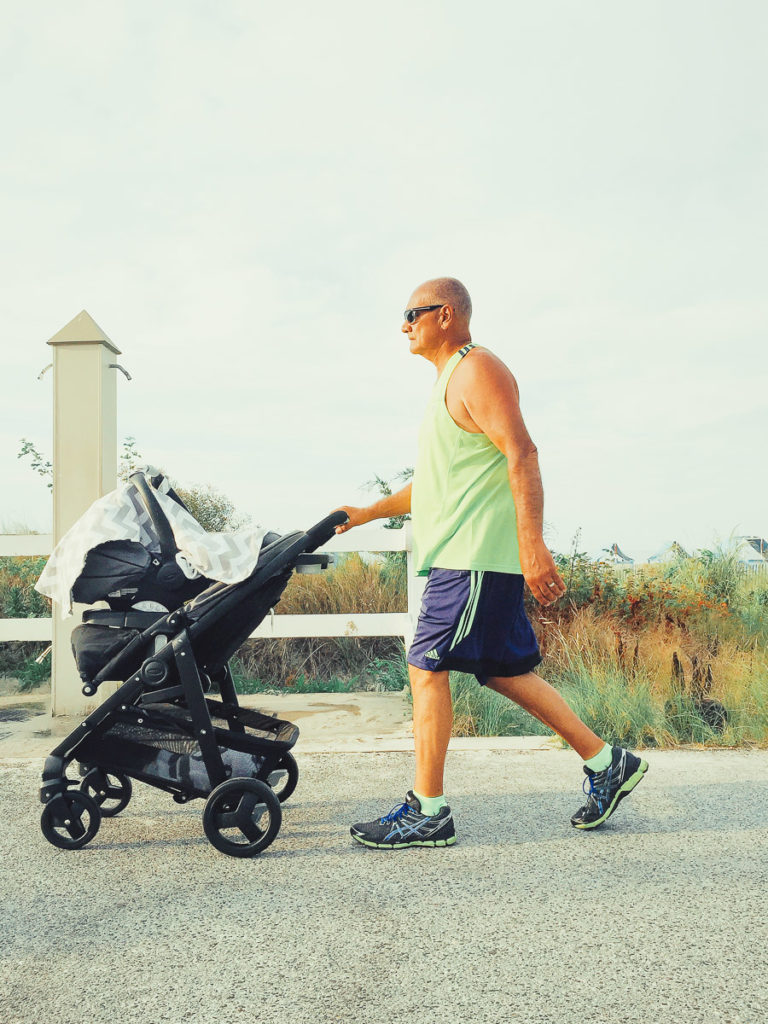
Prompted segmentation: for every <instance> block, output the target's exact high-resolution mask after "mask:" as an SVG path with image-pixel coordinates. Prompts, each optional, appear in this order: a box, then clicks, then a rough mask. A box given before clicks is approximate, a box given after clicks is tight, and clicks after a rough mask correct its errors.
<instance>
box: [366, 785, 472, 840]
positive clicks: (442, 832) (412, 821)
mask: <svg viewBox="0 0 768 1024" xmlns="http://www.w3.org/2000/svg"><path fill="white" fill-rule="evenodd" d="M349 831H350V834H351V836H352V838H353V839H355V840H357V842H358V843H362V845H363V846H372V847H373V848H374V849H376V850H402V849H403V848H404V847H406V846H452V845H453V844H454V843H455V842H456V832H455V830H454V827H453V815H452V814H451V809H450V807H448V806H445V807H441V808H440V810H439V811H438V812H437V814H432V815H429V814H422V813H421V804H420V803H419V800H418V797H416V796H414V795H413V792H412V791H411V790H409V791H408V793H407V794H406V797H405V801H404V802H403V803H401V804H398V805H397V806H396V807H393V808H392V810H391V811H390V812H389V814H385V815H384V817H383V818H377V819H376V820H375V821H367V822H360V823H359V824H357V825H353V826H352V828H350V830H349Z"/></svg>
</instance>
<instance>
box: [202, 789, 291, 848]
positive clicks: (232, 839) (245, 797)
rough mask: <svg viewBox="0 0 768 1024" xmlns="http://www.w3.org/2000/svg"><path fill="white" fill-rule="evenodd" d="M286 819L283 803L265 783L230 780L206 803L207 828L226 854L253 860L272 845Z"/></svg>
mask: <svg viewBox="0 0 768 1024" xmlns="http://www.w3.org/2000/svg"><path fill="white" fill-rule="evenodd" d="M282 819H283V813H282V810H281V808H280V801H279V800H278V799H277V797H276V796H275V794H274V793H273V792H272V790H271V789H270V788H269V786H268V785H267V784H266V783H265V782H259V780H258V779H227V781H226V782H222V783H221V785H220V786H217V787H216V788H215V789H214V790H213V792H212V793H211V795H210V796H209V797H208V799H207V801H206V803H205V810H204V811H203V829H204V830H205V834H206V835H207V836H208V839H209V840H210V841H211V843H212V844H213V845H214V846H215V847H216V849H217V850H220V851H221V852H222V853H227V854H229V856H230V857H253V856H254V854H256V853H261V851H262V850H265V849H266V848H267V847H268V846H269V844H270V843H271V842H272V840H273V839H274V838H275V836H276V835H277V833H278V832H279V831H280V824H281V822H282Z"/></svg>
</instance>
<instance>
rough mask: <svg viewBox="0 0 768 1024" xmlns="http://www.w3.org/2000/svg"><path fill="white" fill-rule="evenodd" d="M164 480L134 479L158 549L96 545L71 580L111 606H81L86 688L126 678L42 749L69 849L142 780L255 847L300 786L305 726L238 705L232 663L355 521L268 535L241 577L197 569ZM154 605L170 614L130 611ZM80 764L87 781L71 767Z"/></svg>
mask: <svg viewBox="0 0 768 1024" xmlns="http://www.w3.org/2000/svg"><path fill="white" fill-rule="evenodd" d="M158 483H159V480H158V479H156V478H147V477H146V476H145V475H144V474H143V473H137V474H134V475H133V476H132V477H131V478H130V484H131V488H132V489H133V488H135V491H132V497H133V500H134V501H135V502H136V501H140V502H141V504H142V506H143V508H144V509H145V510H146V512H147V513H148V515H149V519H150V521H151V525H152V526H153V528H154V531H153V532H154V534H155V535H156V543H155V544H154V545H153V550H147V548H146V547H144V546H142V545H141V544H139V543H137V542H135V541H107V542H105V543H103V544H99V545H97V546H96V547H94V548H93V549H92V550H91V551H89V552H88V555H87V558H86V562H85V566H84V568H83V571H82V573H81V574H80V576H79V577H78V579H77V581H76V584H75V586H74V588H73V590H72V595H73V597H74V599H75V600H76V601H80V602H82V603H86V604H93V603H95V602H96V601H106V602H107V604H108V605H109V609H104V610H101V609H98V610H97V609H92V610H89V611H86V612H85V613H84V615H83V624H82V625H80V626H77V627H76V629H75V630H74V631H73V635H72V646H73V651H74V654H75V658H76V660H77V664H78V669H79V672H80V676H81V678H82V680H83V684H84V685H83V693H84V694H86V695H87V696H93V695H94V694H95V693H96V691H97V690H98V687H99V685H100V684H101V683H103V682H105V681H106V680H119V681H122V685H121V686H120V688H119V689H118V691H117V692H116V693H115V694H114V695H113V696H111V697H109V698H108V699H107V700H105V701H104V703H103V704H101V705H100V707H99V708H98V709H97V710H96V711H94V712H93V713H92V714H91V715H89V716H88V717H87V718H86V719H85V721H83V722H82V723H81V724H80V725H79V726H78V727H77V729H75V730H74V731H73V732H72V733H70V735H69V736H67V738H66V739H65V740H64V741H63V742H62V743H60V744H59V745H58V746H57V747H56V749H55V750H54V751H53V752H52V753H51V754H50V755H49V756H48V758H47V759H46V762H45V767H44V770H43V785H42V787H41V790H40V798H41V801H42V803H43V804H44V805H45V807H44V809H43V814H42V819H41V827H42V831H43V835H44V836H45V837H46V839H48V840H49V842H51V843H53V844H54V845H55V846H58V847H60V848H61V849H65V850H76V849H79V848H80V847H82V846H85V844H86V843H88V842H90V841H91V839H93V837H94V836H95V835H96V833H97V832H98V829H99V825H100V824H101V819H102V818H104V817H112V816H114V815H116V814H119V813H120V811H122V810H123V809H124V808H125V807H126V806H127V804H128V802H129V800H130V799H131V779H136V780H138V781H140V782H145V783H147V784H148V785H150V786H155V787H157V788H158V789H163V790H166V791H167V792H169V793H171V794H172V795H173V798H174V800H175V801H176V802H177V803H186V802H187V801H188V800H191V799H194V798H196V797H202V798H205V800H206V803H205V809H204V811H203V829H204V831H205V834H206V836H207V837H208V839H209V840H210V842H211V843H212V844H213V845H214V846H215V847H216V849H218V850H220V851H221V852H222V853H226V854H229V855H231V856H233V857H251V856H253V855H254V854H257V853H260V852H261V851H262V850H264V849H266V848H267V847H268V846H269V845H270V843H272V841H273V840H274V838H275V836H276V835H277V833H278V831H279V829H280V824H281V821H282V811H281V803H282V802H283V801H285V800H287V799H288V797H289V796H290V795H291V793H293V791H294V789H295V787H296V783H297V781H298V768H297V766H296V761H295V759H294V757H293V755H292V754H291V753H290V751H291V748H292V747H293V745H294V744H295V743H296V740H297V738H298V735H299V730H298V727H297V726H295V725H293V724H292V723H291V722H288V721H283V720H281V719H278V718H274V717H271V716H268V715H264V714H261V713H260V712H258V711H254V710H248V709H245V708H242V707H240V706H239V704H238V700H237V695H236V693H235V687H234V684H233V680H232V673H231V671H230V667H229V664H228V660H229V658H231V656H232V655H233V654H234V652H235V651H236V650H237V648H238V647H239V646H240V645H241V644H242V643H243V641H244V640H245V639H246V638H247V637H248V636H249V635H250V633H251V632H252V631H253V630H254V629H255V628H256V626H257V625H258V624H259V623H260V622H261V620H262V619H263V618H264V617H265V616H266V615H267V613H268V612H269V611H270V610H271V609H272V608H274V606H275V605H276V604H277V602H278V601H279V600H280V596H281V595H282V593H283V591H284V589H285V587H286V584H287V583H288V580H289V578H290V576H291V574H292V573H293V571H294V570H297V571H299V572H301V571H310V572H317V571H321V570H322V569H325V568H327V565H328V561H329V556H328V555H325V554H319V553H317V554H315V553H314V552H315V551H316V549H317V548H318V547H319V546H320V545H322V544H324V543H327V541H328V540H330V539H331V537H332V536H333V535H334V533H335V528H336V526H339V525H341V524H342V523H344V522H346V518H347V517H346V514H345V513H343V512H334V513H333V514H331V515H330V516H327V517H326V518H325V519H323V520H322V521H321V522H319V523H317V524H316V525H315V526H313V527H312V528H311V529H310V530H308V531H307V532H306V533H301V532H299V533H291V534H287V535H284V536H280V535H278V534H275V533H272V534H267V535H266V536H265V537H264V539H263V542H262V548H261V550H260V552H259V556H258V563H257V565H256V567H255V568H254V570H253V571H252V573H251V575H250V576H249V577H248V578H247V579H245V580H243V581H242V582H239V583H232V584H225V583H220V582H219V583H216V582H212V581H211V580H208V579H206V578H204V577H198V578H194V579H190V578H188V575H187V574H185V573H184V572H183V571H182V569H181V568H180V565H179V562H178V561H177V558H176V556H177V555H178V553H179V552H178V548H177V546H176V542H175V540H174V536H173V531H172V530H171V527H170V525H169V522H168V519H167V517H166V516H165V514H164V513H163V510H162V508H161V506H160V503H159V502H158V500H157V497H156V493H155V490H154V487H155V486H157V485H158ZM168 493H169V495H170V497H171V498H173V499H174V500H175V501H177V502H178V503H179V504H180V505H182V507H184V506H183V503H182V502H181V500H180V499H179V498H178V496H177V495H176V494H175V493H174V492H173V491H172V490H171V491H169V492H168ZM148 602H149V603H150V604H153V605H155V607H156V608H159V607H161V606H162V607H164V608H165V609H167V611H160V610H155V611H147V610H137V609H136V607H135V606H136V605H137V604H138V605H144V607H146V604H147V603H148ZM214 691H218V693H217V696H216V697H214V696H211V695H210V694H212V693H213V692H214ZM73 761H76V762H78V764H79V767H80V775H81V778H82V781H80V782H78V781H75V780H73V779H70V778H68V777H67V769H68V768H69V766H70V764H71V763H72V762H73Z"/></svg>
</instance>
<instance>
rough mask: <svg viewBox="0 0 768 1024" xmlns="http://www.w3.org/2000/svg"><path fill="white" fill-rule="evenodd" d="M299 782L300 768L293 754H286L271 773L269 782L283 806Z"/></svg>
mask: <svg viewBox="0 0 768 1024" xmlns="http://www.w3.org/2000/svg"><path fill="white" fill-rule="evenodd" d="M298 781H299V766H298V765H297V764H296V758H295V757H294V756H293V754H290V753H288V752H286V753H285V754H283V756H282V757H281V758H280V760H279V761H278V762H277V764H276V765H275V767H274V769H273V770H272V771H271V772H270V773H269V776H268V778H267V782H268V783H269V785H270V788H271V789H272V792H273V793H274V794H275V796H276V797H277V799H278V800H279V801H280V803H281V804H284V803H285V801H286V800H287V799H288V797H289V796H291V795H292V793H293V791H294V790H295V789H296V784H297V782H298Z"/></svg>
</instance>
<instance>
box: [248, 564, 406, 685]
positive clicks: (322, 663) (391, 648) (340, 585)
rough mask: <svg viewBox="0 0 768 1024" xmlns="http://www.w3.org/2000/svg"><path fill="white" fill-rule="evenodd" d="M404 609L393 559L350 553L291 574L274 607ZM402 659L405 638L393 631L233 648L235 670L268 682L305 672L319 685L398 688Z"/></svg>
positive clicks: (293, 679) (325, 611) (292, 610)
mask: <svg viewBox="0 0 768 1024" xmlns="http://www.w3.org/2000/svg"><path fill="white" fill-rule="evenodd" d="M407 609H408V599H407V592H406V587H405V585H404V575H403V574H402V573H401V572H400V571H399V564H398V562H396V561H393V560H391V559H389V560H388V559H374V560H371V561H366V560H364V559H363V558H361V557H360V555H358V554H350V555H347V556H345V557H344V558H343V559H342V560H341V561H340V562H339V564H337V565H336V566H335V567H334V568H333V569H331V570H329V571H327V572H324V573H320V574H318V575H294V576H292V577H291V580H290V582H289V583H288V586H287V587H286V590H285V593H284V594H283V596H282V598H281V600H280V604H279V605H278V607H277V608H276V609H275V611H276V614H278V615H345V614H349V615H352V614H354V613H357V614H374V613H385V612H403V611H407ZM402 659H403V644H402V641H401V640H400V639H398V638H397V637H360V638H357V637H328V638H323V637H318V638H316V637H307V638H291V639H276V640H248V641H246V643H245V644H244V645H243V646H242V647H241V648H240V650H239V651H238V655H237V665H236V674H237V675H238V676H239V677H240V678H241V679H247V680H259V681H260V682H261V683H263V684H264V685H265V686H267V687H269V688H274V689H288V690H290V689H291V688H292V687H293V688H296V689H299V688H303V689H305V688H306V680H307V679H314V680H317V681H318V683H317V685H318V687H319V686H321V685H328V684H329V683H330V684H335V683H337V682H346V683H349V682H350V681H352V682H354V684H355V686H356V687H357V688H359V689H393V688H400V689H401V688H402V686H403V681H404V680H403V673H402V668H401V667H399V663H400V662H402ZM241 685H243V684H241ZM334 688H335V686H334Z"/></svg>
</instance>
